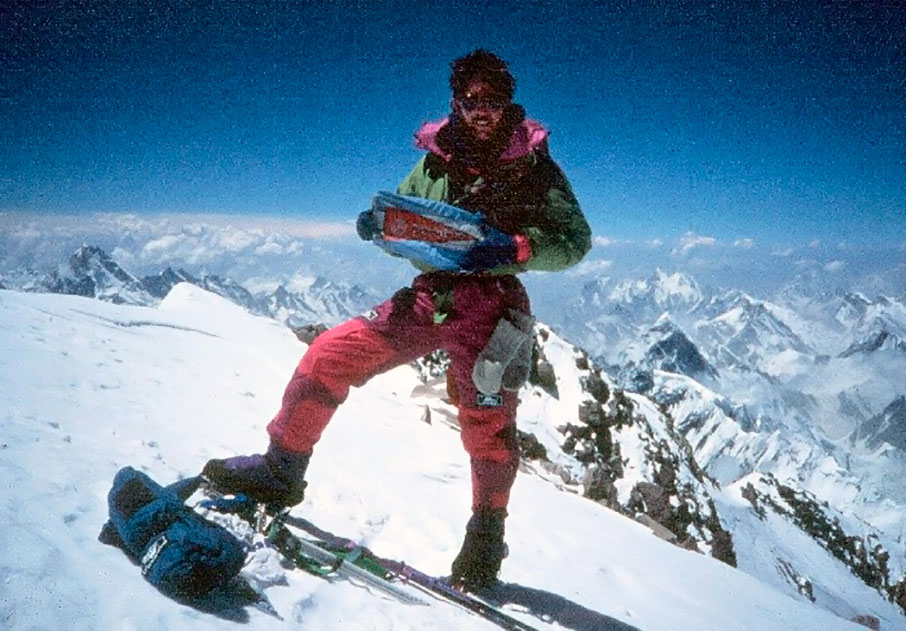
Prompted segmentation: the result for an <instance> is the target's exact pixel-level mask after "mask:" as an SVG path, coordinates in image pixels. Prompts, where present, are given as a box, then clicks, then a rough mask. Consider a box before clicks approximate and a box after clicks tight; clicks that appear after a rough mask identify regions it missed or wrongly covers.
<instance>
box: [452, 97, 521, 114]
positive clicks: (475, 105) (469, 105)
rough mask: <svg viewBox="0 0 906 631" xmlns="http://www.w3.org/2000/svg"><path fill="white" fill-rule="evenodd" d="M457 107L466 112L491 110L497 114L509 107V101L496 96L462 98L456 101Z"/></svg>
mask: <svg viewBox="0 0 906 631" xmlns="http://www.w3.org/2000/svg"><path fill="white" fill-rule="evenodd" d="M456 102H457V103H459V107H461V108H462V109H464V110H465V111H467V112H474V111H475V110H493V111H495V112H499V111H501V110H502V109H504V108H505V107H506V106H507V105H509V101H508V100H507V99H504V98H502V97H497V96H464V97H461V98H458V99H456Z"/></svg>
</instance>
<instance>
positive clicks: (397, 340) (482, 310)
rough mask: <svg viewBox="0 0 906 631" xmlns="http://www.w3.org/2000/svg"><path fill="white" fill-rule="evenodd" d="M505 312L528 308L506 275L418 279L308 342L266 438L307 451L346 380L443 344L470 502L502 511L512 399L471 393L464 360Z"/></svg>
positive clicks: (515, 454) (510, 461)
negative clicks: (453, 387)
mask: <svg viewBox="0 0 906 631" xmlns="http://www.w3.org/2000/svg"><path fill="white" fill-rule="evenodd" d="M508 309H518V310H520V311H523V312H525V313H528V312H529V300H528V295H527V294H526V292H525V289H524V287H523V286H522V283H520V282H519V281H518V280H517V279H516V277H515V276H481V275H453V274H444V273H430V274H423V275H421V276H418V277H417V278H416V279H415V280H414V281H413V283H412V287H409V288H405V289H402V290H400V291H399V292H397V293H396V294H395V295H394V297H393V298H391V299H390V300H387V301H386V302H384V303H382V304H380V305H378V306H377V307H376V308H375V309H374V311H372V312H371V313H370V314H369V315H367V316H360V317H358V318H354V319H353V320H350V321H348V322H346V323H345V324H341V325H339V326H337V327H335V328H333V329H331V330H329V331H327V332H325V333H322V334H321V335H319V336H318V337H317V338H316V339H315V340H314V342H312V344H311V346H310V347H309V349H308V351H307V352H306V353H305V355H304V356H303V357H302V359H301V361H300V362H299V365H298V366H297V368H296V370H295V372H294V373H293V376H292V379H291V380H290V382H289V384H288V385H287V387H286V390H285V392H284V394H283V403H282V406H281V408H280V411H279V412H278V413H277V415H276V416H275V417H274V419H273V420H272V421H271V422H270V424H269V425H268V428H267V429H268V433H269V434H270V438H271V441H272V442H275V443H276V444H277V445H279V446H281V447H283V448H284V449H287V450H290V451H295V452H304V453H310V452H311V451H312V449H313V447H314V445H315V443H317V442H318V439H319V438H320V437H321V433H322V432H323V431H324V428H325V427H327V424H328V422H329V421H330V419H331V417H332V416H333V414H334V412H335V411H336V409H337V407H338V406H339V405H340V404H341V403H342V402H343V401H345V399H346V397H347V395H348V393H349V388H350V386H361V385H363V384H364V383H365V382H366V381H368V379H370V378H371V377H373V376H375V375H377V374H379V373H381V372H384V371H386V370H389V369H390V368H394V367H396V366H399V365H402V364H405V363H408V362H410V361H413V360H415V359H418V358H419V357H422V356H424V355H426V354H428V353H430V352H431V351H434V350H436V349H439V348H442V349H444V350H446V351H447V353H448V354H449V356H450V360H451V369H452V372H453V376H454V378H455V381H456V387H457V390H458V392H459V402H458V406H459V422H460V426H461V428H462V442H463V446H464V447H465V449H466V452H467V453H468V454H469V456H470V461H471V467H472V508H473V510H475V509H479V508H505V507H506V505H507V503H508V502H509V495H510V488H511V487H512V485H513V481H514V480H515V477H516V468H517V466H518V463H519V448H518V443H517V440H516V406H517V404H518V396H517V393H515V392H509V391H506V390H503V391H502V392H501V393H500V397H487V396H480V394H479V392H478V390H477V389H476V388H475V385H474V384H473V383H472V367H473V365H474V363H475V360H476V358H477V357H478V354H479V352H481V350H482V349H483V348H484V346H485V345H486V344H487V342H488V339H489V338H490V336H491V334H492V333H493V331H494V328H495V327H496V326H497V323H498V321H499V320H500V318H501V317H502V316H503V315H504V314H505V313H506V311H507V310H508ZM436 315H438V316H439V317H436Z"/></svg>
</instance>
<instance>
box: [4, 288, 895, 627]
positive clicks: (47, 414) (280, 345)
mask: <svg viewBox="0 0 906 631" xmlns="http://www.w3.org/2000/svg"><path fill="white" fill-rule="evenodd" d="M304 348H305V347H304V345H303V344H302V343H300V342H298V341H297V340H296V338H295V337H294V336H293V335H292V334H291V333H290V332H289V331H288V330H287V329H285V328H283V327H281V326H279V325H278V324H277V323H275V322H274V321H272V320H267V319H264V318H260V317H255V316H251V315H249V314H248V313H246V312H245V311H243V310H242V309H241V308H239V307H237V306H235V305H233V304H231V303H229V302H227V301H226V300H224V299H222V298H219V297H217V296H214V295H212V294H209V293H206V292H204V291H203V290H200V289H198V288H197V287H193V286H190V285H187V284H181V285H177V286H176V288H174V290H173V291H172V292H171V293H170V294H169V295H168V296H167V298H166V299H165V300H164V301H163V302H162V303H161V304H160V306H159V307H157V308H148V307H136V306H122V305H113V304H109V303H103V302H99V301H95V300H90V299H85V298H80V297H74V296H61V295H38V294H25V293H18V292H11V291H0V382H2V383H3V387H2V388H0V428H2V434H0V479H2V480H3V484H2V487H0V488H2V496H0V550H2V557H0V626H3V627H4V628H12V629H124V630H126V629H128V630H132V629H184V628H192V629H224V628H231V627H233V626H238V624H239V622H234V621H229V620H225V619H223V618H220V617H217V616H214V615H211V614H205V613H201V612H199V611H197V610H195V609H192V608H189V607H186V606H184V605H180V604H178V603H175V602H173V601H171V600H169V599H167V598H165V597H163V596H162V595H160V594H158V593H157V592H156V591H155V590H154V589H153V588H152V587H150V586H149V585H148V584H147V583H145V582H144V580H143V579H142V577H141V574H140V572H139V571H138V569H137V568H136V567H135V566H133V565H132V564H131V563H130V562H129V561H128V560H127V558H126V557H125V556H124V555H123V554H122V553H121V552H120V551H118V550H116V549H114V548H110V547H107V546H103V545H101V544H99V543H98V542H97V541H96V537H97V534H98V531H99V529H100V527H101V525H102V524H103V522H104V521H105V520H106V512H107V510H106V494H107V491H108V489H109V487H110V483H111V481H112V479H113V476H114V474H115V473H116V471H117V470H118V469H119V468H120V467H122V466H125V465H132V466H134V467H136V468H139V469H142V470H145V471H146V472H148V473H149V474H150V475H151V476H152V477H153V478H154V479H156V480H157V481H159V482H161V483H168V482H171V481H174V480H176V479H178V478H179V477H181V476H187V475H192V474H194V473H195V472H197V471H198V470H199V468H200V467H201V465H202V464H203V463H204V462H205V461H206V460H207V459H208V458H210V457H215V456H221V457H222V456H226V455H231V454H234V453H239V452H248V451H250V450H257V449H261V448H263V447H264V446H265V442H266V436H265V432H264V426H265V425H266V423H267V421H268V420H269V418H270V416H271V415H272V414H273V413H274V412H275V410H276V408H277V405H278V403H279V401H280V397H281V394H282V390H283V386H284V384H285V383H286V380H287V379H288V378H289V375H290V373H291V371H292V369H293V367H294V365H295V363H296V362H297V361H298V358H299V357H300V356H301V354H302V352H303V351H304ZM420 385H421V383H420V381H419V380H418V378H417V373H416V372H415V370H413V369H412V368H410V367H402V368H399V369H397V370H394V371H391V372H389V373H387V374H385V375H382V376H380V377H378V378H376V379H375V380H373V381H372V382H371V383H369V384H368V385H367V386H365V387H364V388H362V389H359V390H355V391H354V392H353V393H352V394H351V395H350V398H349V400H348V401H347V402H346V404H345V405H344V406H343V407H341V409H340V411H339V412H338V414H337V416H336V417H335V419H334V421H333V422H332V424H331V426H330V427H328V429H327V431H326V432H325V434H324V438H323V440H322V442H321V443H320V444H319V446H318V448H317V450H316V454H315V457H314V458H313V460H312V465H311V468H310V469H309V473H308V476H307V477H308V480H309V482H310V487H309V493H308V497H307V498H306V500H305V502H304V503H303V504H302V505H301V506H299V507H297V508H296V509H295V511H296V513H297V514H299V515H302V516H304V517H306V518H307V519H310V520H312V521H314V522H315V523H317V524H318V525H320V526H321V527H323V528H326V529H328V530H331V531H333V532H335V533H336V534H341V535H345V536H348V537H351V538H354V539H357V540H359V541H361V542H362V543H364V544H366V545H368V546H370V547H371V548H373V549H374V550H375V551H377V552H379V553H380V554H382V555H384V556H389V557H397V558H402V559H405V560H407V561H409V562H410V563H413V564H414V565H416V566H418V567H419V568H420V569H422V570H424V571H426V572H430V573H437V574H442V573H445V572H446V571H447V568H448V566H449V562H450V560H451V559H452V558H453V556H454V555H455V553H456V551H457V550H458V546H459V544H460V542H461V537H462V534H463V526H464V524H465V522H466V520H467V519H468V507H469V501H470V489H469V468H468V462H467V458H466V456H465V454H464V452H463V450H462V448H461V445H460V442H459V436H458V435H457V433H456V432H455V431H454V430H453V429H451V428H450V427H449V426H448V425H447V424H444V423H434V424H428V423H425V422H424V421H423V420H422V417H423V414H424V405H423V403H420V402H419V401H418V399H413V398H411V397H410V395H411V393H412V392H413V390H416V389H417V388H418V387H419V386H420ZM510 514H511V518H510V519H509V520H508V535H507V540H508V543H509V546H510V551H511V552H510V558H509V559H508V560H507V561H506V562H505V563H504V568H503V573H502V576H501V578H502V580H503V581H505V582H506V583H507V586H508V588H509V590H510V591H511V592H512V593H513V594H514V599H515V600H517V601H518V602H519V604H520V605H521V606H522V607H521V608H522V609H523V610H530V611H534V612H535V613H536V614H538V615H544V617H545V619H546V621H542V620H541V619H539V618H537V617H535V616H532V615H529V614H528V613H526V612H525V611H523V612H522V613H518V612H517V613H516V614H515V615H520V616H522V617H523V618H524V619H525V620H526V621H528V622H530V623H531V624H533V625H534V626H537V627H538V628H539V629H542V628H544V629H564V628H568V629H583V630H584V629H595V628H597V629H608V628H611V629H618V628H623V629H625V628H626V625H629V626H630V627H635V628H638V629H641V630H643V631H656V630H670V631H674V630H676V629H694V630H696V631H709V630H714V631H718V630H719V631H728V630H736V629H738V630H744V629H751V630H753V631H754V630H759V631H764V630H772V629H776V630H786V629H796V630H802V631H808V630H810V629H814V630H820V631H828V630H832V629H833V630H836V629H840V630H846V629H853V630H857V629H864V627H860V626H858V625H856V624H853V623H850V622H848V621H846V620H844V619H842V618H838V617H836V616H834V615H832V614H830V613H828V612H826V611H824V610H821V609H819V608H817V607H814V606H811V605H809V604H808V603H805V602H802V601H797V600H795V599H793V598H792V597H790V596H787V595H785V594H783V593H781V592H780V591H777V590H776V589H775V588H773V587H771V586H768V585H766V584H764V583H761V582H759V581H757V580H756V579H754V578H752V577H751V576H749V575H747V574H744V573H742V572H739V571H736V570H734V569H732V568H731V567H729V566H727V565H725V564H723V563H720V562H718V561H716V560H714V559H712V558H709V557H706V556H704V555H701V554H696V553H693V552H689V551H685V550H681V549H680V548H678V547H676V546H673V545H670V544H668V543H666V542H663V541H661V540H660V539H658V538H656V537H655V536H654V535H653V534H652V533H651V531H649V530H648V529H647V528H645V527H643V526H642V525H640V524H638V523H636V522H633V521H631V520H629V519H627V518H624V517H622V516H619V515H617V514H616V513H613V512H611V511H609V510H607V509H606V508H604V507H602V506H600V505H599V504H596V503H594V502H590V501H588V500H585V499H582V498H581V497H579V496H577V495H574V494H570V493H564V492H562V491H560V490H558V489H557V488H556V487H555V486H554V485H552V484H550V483H549V482H546V481H544V480H542V479H540V478H537V477H534V476H531V475H528V474H521V475H520V477H519V478H518V479H517V482H516V486H515V488H514V493H513V500H512V503H511V507H510ZM274 582H275V583H276V584H275V585H273V586H272V587H270V588H269V589H268V595H269V596H270V598H271V600H272V602H273V603H274V605H275V606H276V607H277V609H278V610H279V611H280V612H281V613H282V615H283V616H284V618H285V621H284V622H283V623H280V622H278V621H276V620H275V619H274V618H271V617H268V616H266V615H264V614H262V613H260V612H258V611H256V610H250V611H249V613H248V619H247V620H246V621H245V622H246V624H245V625H244V626H243V627H242V628H245V629H252V630H254V629H279V628H300V627H301V628H305V629H337V628H342V629H369V630H371V629H438V628H441V629H454V628H455V629H491V628H494V627H493V626H492V625H490V624H489V623H487V622H485V621H483V620H480V619H478V618H475V617H473V616H470V615H469V614H466V613H464V612H461V611H459V610H456V609H454V608H452V607H449V606H443V605H436V606H432V607H424V606H405V605H400V604H398V603H396V602H393V601H388V600H385V599H382V598H381V597H379V596H377V595H374V594H369V593H368V592H366V591H365V590H363V589H360V588H357V587H355V586H352V585H350V584H346V583H337V584H334V585H330V584H328V583H326V582H324V581H322V580H319V579H316V578H313V577H310V576H307V575H298V574H297V573H293V572H286V571H284V572H283V574H282V575H281V576H277V577H275V579H274ZM280 582H283V583H284V584H279V583H280ZM621 623H623V624H621ZM883 624H884V625H888V623H887V621H885V622H884V623H883ZM893 624H898V622H894V623H893ZM882 628H884V629H890V628H896V627H894V626H883V627H882Z"/></svg>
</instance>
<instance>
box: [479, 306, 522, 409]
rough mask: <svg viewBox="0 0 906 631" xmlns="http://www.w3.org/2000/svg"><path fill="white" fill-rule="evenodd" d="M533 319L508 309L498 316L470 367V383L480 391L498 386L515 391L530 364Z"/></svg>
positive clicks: (483, 392)
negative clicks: (501, 315) (486, 340)
mask: <svg viewBox="0 0 906 631" xmlns="http://www.w3.org/2000/svg"><path fill="white" fill-rule="evenodd" d="M534 327H535V318H533V317H532V316H530V315H529V314H527V313H524V312H522V311H517V310H515V309H509V310H508V311H507V313H506V315H505V316H504V317H502V318H500V321H499V322H498V323H497V327H496V328H495V329H494V332H493V333H492V334H491V337H490V339H489V340H488V343H487V344H486V345H485V347H484V348H483V349H482V350H481V352H480V353H479V354H478V358H477V359H476V360H475V366H474V367H473V368H472V382H473V383H474V384H475V387H476V388H477V389H478V391H479V392H481V393H482V394H494V393H497V392H500V390H501V388H503V389H505V390H510V391H515V390H519V388H521V387H522V384H524V383H525V380H526V379H528V376H529V373H530V372H531V367H532V347H533V345H534Z"/></svg>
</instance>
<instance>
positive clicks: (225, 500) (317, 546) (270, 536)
mask: <svg viewBox="0 0 906 631" xmlns="http://www.w3.org/2000/svg"><path fill="white" fill-rule="evenodd" d="M205 494H206V496H207V499H205V500H203V501H202V502H200V503H199V506H200V507H201V508H203V509H205V510H209V511H213V512H216V513H222V514H232V515H236V516H238V517H239V518H240V519H242V520H244V521H245V522H247V523H248V524H249V525H250V526H251V527H252V528H253V529H254V530H255V531H256V532H258V533H259V534H261V535H263V536H264V538H265V541H266V542H267V545H269V546H271V547H272V548H273V549H274V550H276V551H277V552H278V553H279V554H280V555H281V556H282V557H283V558H284V559H286V560H287V561H288V562H289V563H291V564H292V566H293V567H294V568H296V569H299V570H302V571H303V572H306V573H308V574H312V575H313V576H317V577H318V578H323V579H325V580H332V579H334V578H337V577H339V578H343V579H346V580H349V581H350V582H352V583H354V584H358V585H362V586H364V587H366V588H368V589H370V590H372V591H375V592H378V593H381V594H382V595H384V596H388V597H390V598H393V599H394V600H397V601H399V602H401V603H403V604H406V605H427V604H428V603H427V602H426V601H425V600H424V599H421V598H419V597H418V596H416V595H415V594H413V593H411V591H409V590H406V589H405V587H403V586H401V585H400V584H398V583H397V582H394V581H393V580H392V578H393V577H392V575H391V574H390V573H389V572H388V571H387V570H386V569H384V568H381V567H379V566H378V565H377V564H375V563H373V562H369V561H368V560H367V559H364V558H359V555H358V554H356V553H355V552H354V551H349V550H343V549H330V548H327V547H324V544H323V543H322V542H317V541H312V540H308V539H305V538H302V537H299V536H297V535H296V534H295V533H293V532H292V531H291V530H290V529H289V527H288V526H287V525H286V524H285V523H284V520H283V517H282V514H280V513H278V514H277V515H276V516H270V515H268V514H267V512H266V510H265V508H264V505H263V504H258V503H257V502H255V501H254V500H252V499H251V498H249V497H247V496H245V495H237V496H223V495H220V494H218V493H216V492H214V491H212V490H210V489H206V490H205Z"/></svg>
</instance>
